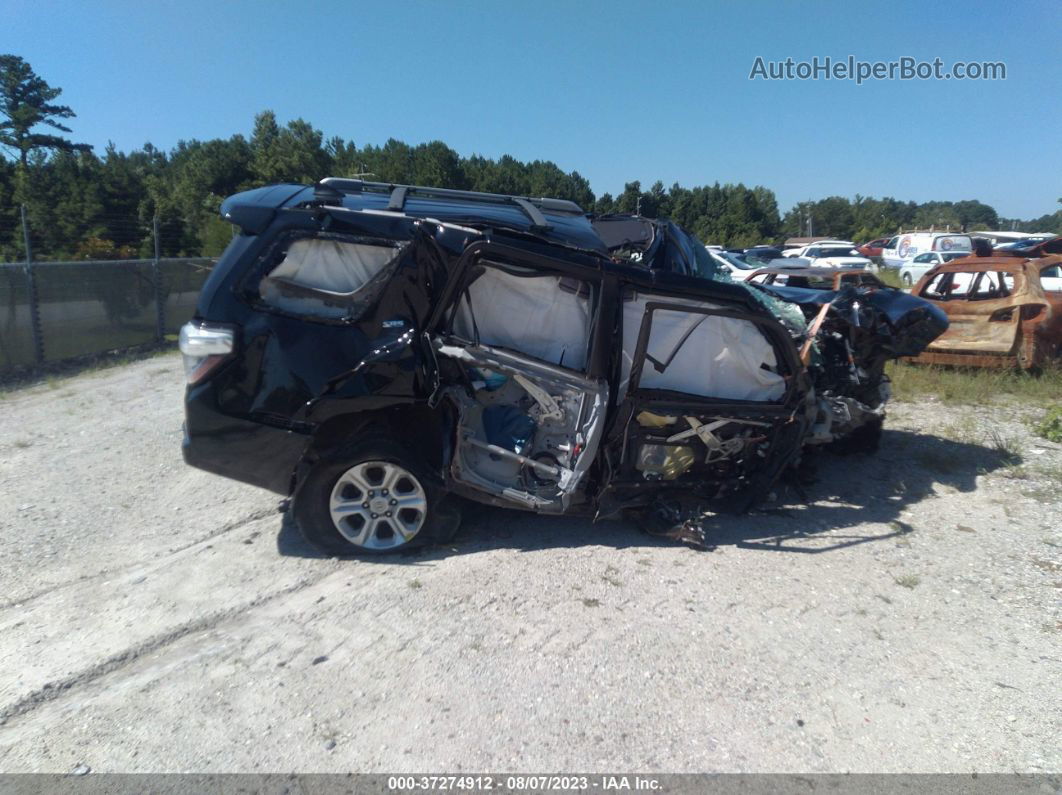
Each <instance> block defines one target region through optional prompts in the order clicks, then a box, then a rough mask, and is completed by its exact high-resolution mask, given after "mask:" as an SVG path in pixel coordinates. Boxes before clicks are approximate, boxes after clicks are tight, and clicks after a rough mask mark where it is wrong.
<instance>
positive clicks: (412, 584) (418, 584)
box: [409, 579, 424, 591]
mask: <svg viewBox="0 0 1062 795" xmlns="http://www.w3.org/2000/svg"><path fill="white" fill-rule="evenodd" d="M409 587H410V588H412V589H413V590H414V591H416V590H418V589H419V588H423V587H424V583H422V582H421V581H420V580H417V579H413V580H410V581H409Z"/></svg>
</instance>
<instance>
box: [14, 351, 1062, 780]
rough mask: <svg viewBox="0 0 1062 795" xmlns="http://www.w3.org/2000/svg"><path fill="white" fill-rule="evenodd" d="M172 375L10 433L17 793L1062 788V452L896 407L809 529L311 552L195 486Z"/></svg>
mask: <svg viewBox="0 0 1062 795" xmlns="http://www.w3.org/2000/svg"><path fill="white" fill-rule="evenodd" d="M182 390H183V385H182V373H181V367H180V361H179V358H178V357H177V356H176V355H173V354H170V355H165V356H160V357H156V358H152V359H147V360H144V361H141V362H137V363H135V364H132V365H128V366H124V367H121V368H115V369H111V370H104V371H99V372H95V373H88V374H85V375H81V376H77V377H73V378H68V379H59V380H55V381H51V382H49V383H47V384H42V385H39V386H35V387H31V388H26V389H21V390H16V391H10V392H7V393H5V394H4V395H3V399H2V400H0V428H2V432H0V543H2V545H3V555H2V557H0V582H2V583H3V589H2V593H0V770H2V771H5V772H13V771H56V772H66V771H71V770H73V769H75V768H76V767H77V766H79V765H85V766H88V767H90V768H91V769H92V770H93V771H96V772H104V771H196V772H221V771H299V772H312V771H322V772H323V771H351V770H353V771H378V772H404V771H411V772H412V771H419V772H457V771H481V772H484V771H502V770H504V771H537V772H550V771H554V772H555V771H573V770H578V771H605V770H617V769H618V770H639V771H646V772H680V771H717V772H725V771H755V772H759V771H790V772H796V771H808V772H810V771H838V772H843V771H917V772H937V771H956V772H969V771H981V772H987V771H1023V772H1044V771H1051V772H1057V771H1059V770H1062V745H1060V744H1059V742H1058V738H1059V736H1060V729H1062V705H1060V699H1059V695H1060V692H1062V688H1060V687H1059V683H1060V682H1062V676H1060V673H1062V642H1060V641H1062V605H1060V600H1059V589H1060V587H1062V554H1060V553H1062V527H1060V517H1062V511H1060V507H1062V446H1060V445H1052V444H1050V443H1047V442H1041V441H1038V440H1037V439H1036V438H1035V437H1034V436H1032V435H1031V434H1030V431H1029V430H1028V426H1027V422H1026V420H1027V418H1028V413H1027V412H1023V411H1021V410H1019V409H1017V408H1014V407H1007V406H999V405H996V406H992V407H980V408H979V407H975V406H969V407H959V408H956V407H950V408H948V407H944V406H942V405H940V404H939V403H934V402H927V403H926V404H924V405H914V404H896V405H895V406H894V408H893V410H892V412H891V415H890V418H889V420H888V422H887V430H886V433H885V437H884V442H883V445H882V449H881V450H880V452H879V453H878V454H877V455H874V456H852V457H845V458H841V457H834V456H830V455H825V454H824V455H822V456H821V461H820V464H819V480H818V482H817V483H815V484H814V485H812V486H810V487H809V488H808V491H807V497H808V499H809V500H810V502H807V503H805V502H803V501H802V500H801V498H800V495H798V494H796V493H794V492H793V491H792V490H787V489H783V488H779V490H778V491H777V493H776V495H775V499H774V500H773V501H771V502H768V503H767V504H765V505H764V506H763V510H761V511H759V512H757V513H755V514H753V515H750V516H744V517H720V518H718V519H717V520H715V521H714V522H713V525H712V530H711V535H710V538H711V540H712V542H713V544H714V549H713V550H711V551H695V550H693V549H690V548H687V547H683V546H680V545H675V544H672V543H670V542H663V541H656V540H653V539H650V538H649V537H647V536H644V535H642V534H641V533H640V532H639V531H638V530H637V529H635V528H634V527H633V526H630V525H627V524H624V523H617V522H607V523H600V524H596V525H595V524H591V523H589V522H587V521H583V520H573V519H556V518H553V519H551V518H543V517H537V516H535V515H532V514H525V513H519V512H510V511H502V510H497V509H487V508H476V509H474V510H472V511H469V512H468V514H467V515H466V518H465V523H464V526H463V529H462V530H461V532H460V533H459V535H458V537H457V538H456V540H455V541H454V543H453V544H450V545H447V546H445V547H438V548H432V549H428V550H425V551H423V552H421V553H419V554H415V555H410V556H404V557H401V556H399V557H396V556H391V557H385V558H382V559H380V560H378V561H337V560H332V559H326V558H321V557H319V556H317V555H315V554H314V552H313V551H312V550H311V549H309V548H307V547H306V546H305V545H304V544H303V543H302V542H301V541H300V540H299V539H298V537H297V534H296V533H295V532H293V530H292V528H291V527H290V526H289V524H288V523H287V521H286V519H285V517H284V516H282V515H281V514H279V513H277V511H276V507H277V503H278V499H277V497H276V496H274V495H271V494H268V493H266V492H264V491H259V490H257V489H254V488H251V487H248V486H243V485H240V484H238V483H234V482H230V481H226V480H223V479H221V478H218V477H214V476H211V475H208V474H206V473H203V472H199V471H196V470H193V469H190V468H188V467H186V466H185V465H184V464H183V462H182V460H181V455H180V424H181V419H182V417H181V413H182V406H181V396H182Z"/></svg>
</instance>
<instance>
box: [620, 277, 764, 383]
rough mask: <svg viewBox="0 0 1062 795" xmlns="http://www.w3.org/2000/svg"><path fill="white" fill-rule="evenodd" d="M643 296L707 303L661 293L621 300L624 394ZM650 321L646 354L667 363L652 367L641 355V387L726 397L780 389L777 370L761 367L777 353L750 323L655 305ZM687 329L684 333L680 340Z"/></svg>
mask: <svg viewBox="0 0 1062 795" xmlns="http://www.w3.org/2000/svg"><path fill="white" fill-rule="evenodd" d="M649 301H659V302H667V303H682V304H684V305H687V306H691V307H700V308H712V305H711V304H707V303H694V302H687V301H675V300H674V299H671V298H666V297H663V296H660V297H652V296H644V295H639V296H638V297H637V298H636V299H635V300H631V301H626V302H624V305H623V361H622V370H623V371H622V381H621V384H620V392H621V394H626V392H627V389H628V385H629V381H630V372H631V362H632V357H633V356H634V351H635V347H636V346H637V344H638V333H639V331H640V329H641V325H642V318H643V315H644V312H645V306H646V304H647V303H648V302H649ZM652 324H653V325H652V331H651V332H650V335H649V347H648V354H649V355H650V356H652V357H653V358H654V359H656V360H657V361H659V362H662V363H664V364H667V368H666V369H665V370H664V372H662V373H661V372H658V371H657V369H656V367H655V366H654V364H653V362H651V361H649V360H646V362H645V363H644V365H643V367H642V377H641V382H640V387H641V388H643V389H669V390H672V391H674V392H682V393H685V394H688V395H699V396H703V397H718V398H723V399H726V400H758V401H768V400H777V399H778V398H780V397H781V396H782V395H783V394H785V380H784V379H783V378H782V376H781V375H779V374H778V373H776V372H771V370H767V369H764V365H766V367H769V368H771V369H772V370H773V369H774V368H775V367H776V365H777V359H776V357H775V353H774V348H773V347H772V346H771V344H770V342H768V340H767V338H766V337H764V336H763V333H762V332H761V331H760V330H759V328H758V327H757V326H756V324H755V323H752V322H750V321H748V320H741V319H739V318H728V317H720V316H718V315H702V314H699V313H693V312H683V311H675V310H656V311H655V312H654V313H653V315H652ZM691 328H692V329H693V331H692V333H690V329H691ZM687 333H689V337H688V338H686V341H685V342H682V340H683V338H684V337H685V336H686V334H687ZM680 344H681V347H679V345H680ZM676 348H677V350H676ZM672 355H674V358H673V359H672V358H671V357H672ZM669 359H671V361H670V363H668V360H669Z"/></svg>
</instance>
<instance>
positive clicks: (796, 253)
mask: <svg viewBox="0 0 1062 795" xmlns="http://www.w3.org/2000/svg"><path fill="white" fill-rule="evenodd" d="M812 246H848V248H850V249H855V243H853V242H852V241H851V240H816V241H815V242H814V243H808V244H807V245H806V246H799V247H797V248H787V249H786V250H785V251H783V252H782V256H783V257H800V256H803V255H802V254H801V253H800V252H802V251H806V250H807V249H809V248H811V247H812Z"/></svg>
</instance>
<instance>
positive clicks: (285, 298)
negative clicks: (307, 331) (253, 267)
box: [258, 236, 405, 320]
mask: <svg viewBox="0 0 1062 795" xmlns="http://www.w3.org/2000/svg"><path fill="white" fill-rule="evenodd" d="M404 247H405V246H404V245H393V244H392V245H381V244H377V243H367V242H361V241H356V240H349V239H344V238H340V237H334V236H321V237H296V238H294V239H289V240H288V241H287V242H286V243H285V244H283V245H281V246H280V247H278V248H275V249H274V250H273V251H272V252H271V254H270V255H268V256H269V257H270V258H271V259H272V260H273V261H276V265H274V266H273V267H272V268H270V270H269V272H268V273H267V274H266V275H265V277H263V279H262V281H261V282H260V283H259V286H258V294H259V296H260V297H261V299H262V301H263V302H264V303H265V304H267V305H268V306H272V307H275V308H276V309H280V310H282V311H284V312H290V313H292V314H297V315H303V316H306V317H311V318H314V317H316V318H324V319H330V320H343V319H354V318H358V317H360V316H361V315H362V314H363V313H364V312H365V311H366V310H367V309H368V308H369V306H370V305H371V304H372V303H373V301H375V299H376V298H377V297H378V296H379V293H380V290H381V289H382V287H383V285H385V284H386V283H387V281H388V279H389V278H390V276H391V274H392V273H393V270H394V268H395V267H397V263H398V260H399V258H400V256H401V253H402V250H403V249H404ZM277 260H279V261H277Z"/></svg>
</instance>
